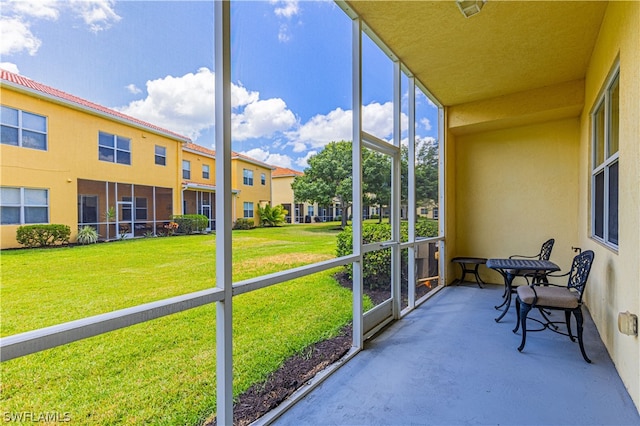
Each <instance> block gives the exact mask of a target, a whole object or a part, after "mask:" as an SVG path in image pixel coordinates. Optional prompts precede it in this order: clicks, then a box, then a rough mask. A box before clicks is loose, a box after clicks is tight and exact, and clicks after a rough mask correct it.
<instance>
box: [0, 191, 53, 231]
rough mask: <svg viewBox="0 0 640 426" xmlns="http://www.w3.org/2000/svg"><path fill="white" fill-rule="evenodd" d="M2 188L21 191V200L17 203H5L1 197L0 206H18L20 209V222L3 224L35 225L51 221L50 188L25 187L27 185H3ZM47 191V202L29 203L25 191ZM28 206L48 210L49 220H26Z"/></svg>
mask: <svg viewBox="0 0 640 426" xmlns="http://www.w3.org/2000/svg"><path fill="white" fill-rule="evenodd" d="M0 188H2V190H7V189H13V190H18V191H19V201H18V202H17V203H3V201H2V198H1V197H0V207H2V208H7V207H8V208H17V209H19V220H18V222H7V223H2V225H33V224H39V223H50V217H49V215H50V209H49V189H47V188H25V187H16V186H2V187H0ZM31 190H33V191H45V194H46V199H47V202H46V204H29V203H28V202H27V197H26V195H25V193H26V192H27V191H31ZM28 208H43V209H46V211H47V214H46V216H47V220H46V221H45V222H40V221H37V222H34V221H27V220H26V216H27V214H26V209H28Z"/></svg>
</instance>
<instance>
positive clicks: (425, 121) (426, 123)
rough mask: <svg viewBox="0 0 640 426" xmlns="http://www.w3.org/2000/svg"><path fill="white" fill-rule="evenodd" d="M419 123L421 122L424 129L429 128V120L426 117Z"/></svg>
mask: <svg viewBox="0 0 640 426" xmlns="http://www.w3.org/2000/svg"><path fill="white" fill-rule="evenodd" d="M420 124H422V126H423V127H424V129H425V130H431V121H429V119H428V118H423V119H422V120H420Z"/></svg>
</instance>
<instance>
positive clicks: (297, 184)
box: [291, 141, 353, 228]
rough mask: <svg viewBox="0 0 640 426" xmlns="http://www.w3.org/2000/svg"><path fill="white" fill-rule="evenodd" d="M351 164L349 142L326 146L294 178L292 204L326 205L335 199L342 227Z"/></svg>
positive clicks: (349, 201)
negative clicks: (293, 202) (300, 173)
mask: <svg viewBox="0 0 640 426" xmlns="http://www.w3.org/2000/svg"><path fill="white" fill-rule="evenodd" d="M351 165H352V154H351V142H348V141H340V142H331V143H329V144H328V145H327V146H325V147H324V149H323V150H322V151H320V152H319V153H317V154H316V155H314V156H312V157H310V158H309V167H307V168H306V169H305V170H304V175H302V176H296V177H295V178H294V180H293V183H292V184H291V188H292V189H293V194H294V198H295V201H296V202H297V203H301V202H305V201H306V202H309V203H318V204H320V205H330V204H332V203H333V202H334V200H338V204H339V205H340V209H341V210H342V227H343V228H344V227H345V226H347V218H348V216H349V209H350V208H351V204H352V201H353V199H352V182H353V171H352V166H351Z"/></svg>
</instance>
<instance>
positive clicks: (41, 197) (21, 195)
mask: <svg viewBox="0 0 640 426" xmlns="http://www.w3.org/2000/svg"><path fill="white" fill-rule="evenodd" d="M26 223H49V190H48V189H38V188H15V187H8V186H3V187H0V224H2V225H22V224H26Z"/></svg>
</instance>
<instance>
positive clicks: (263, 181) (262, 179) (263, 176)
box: [260, 173, 267, 186]
mask: <svg viewBox="0 0 640 426" xmlns="http://www.w3.org/2000/svg"><path fill="white" fill-rule="evenodd" d="M260 183H261V184H262V185H263V186H264V185H266V184H267V175H266V174H264V173H260Z"/></svg>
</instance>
